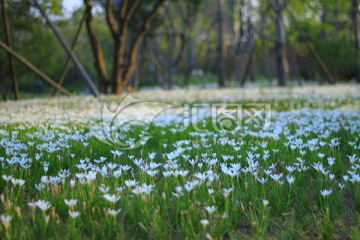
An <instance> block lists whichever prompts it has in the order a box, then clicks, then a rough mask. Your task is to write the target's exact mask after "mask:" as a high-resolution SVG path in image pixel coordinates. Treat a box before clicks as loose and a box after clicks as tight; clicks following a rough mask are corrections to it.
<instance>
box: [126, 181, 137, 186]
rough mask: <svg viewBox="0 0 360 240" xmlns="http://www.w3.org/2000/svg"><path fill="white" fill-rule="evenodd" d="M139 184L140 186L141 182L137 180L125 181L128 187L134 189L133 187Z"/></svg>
mask: <svg viewBox="0 0 360 240" xmlns="http://www.w3.org/2000/svg"><path fill="white" fill-rule="evenodd" d="M138 184H139V182H138V181H136V180H125V185H126V186H127V187H133V186H136V185H138Z"/></svg>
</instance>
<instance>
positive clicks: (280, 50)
mask: <svg viewBox="0 0 360 240" xmlns="http://www.w3.org/2000/svg"><path fill="white" fill-rule="evenodd" d="M282 11H283V6H282V4H281V3H280V0H275V12H276V17H275V26H276V46H275V50H276V70H277V75H278V85H279V86H281V87H283V86H286V85H287V81H288V75H289V66H288V59H287V55H286V49H285V47H286V44H285V30H284V22H283V16H282Z"/></svg>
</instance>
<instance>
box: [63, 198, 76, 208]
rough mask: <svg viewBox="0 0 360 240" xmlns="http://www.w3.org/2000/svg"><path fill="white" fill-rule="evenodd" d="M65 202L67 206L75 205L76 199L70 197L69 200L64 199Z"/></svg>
mask: <svg viewBox="0 0 360 240" xmlns="http://www.w3.org/2000/svg"><path fill="white" fill-rule="evenodd" d="M65 203H66V205H68V206H69V207H72V206H75V205H76V203H77V200H76V199H70V200H67V199H65Z"/></svg>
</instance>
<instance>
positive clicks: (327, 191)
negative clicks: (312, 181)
mask: <svg viewBox="0 0 360 240" xmlns="http://www.w3.org/2000/svg"><path fill="white" fill-rule="evenodd" d="M332 191H333V190H332V189H324V190H321V191H320V193H321V195H323V196H324V197H326V196H329V195H330V194H331V193H332Z"/></svg>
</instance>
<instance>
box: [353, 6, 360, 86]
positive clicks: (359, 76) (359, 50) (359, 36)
mask: <svg viewBox="0 0 360 240" xmlns="http://www.w3.org/2000/svg"><path fill="white" fill-rule="evenodd" d="M351 2H352V5H351V15H352V23H353V28H354V46H355V50H356V56H357V69H356V81H357V82H358V83H360V30H359V11H360V6H359V1H358V0H352V1H351Z"/></svg>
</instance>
